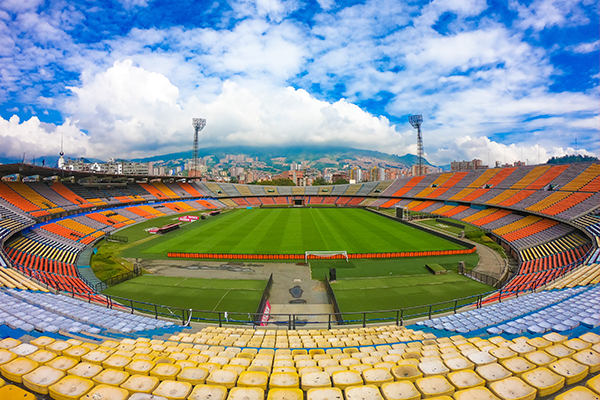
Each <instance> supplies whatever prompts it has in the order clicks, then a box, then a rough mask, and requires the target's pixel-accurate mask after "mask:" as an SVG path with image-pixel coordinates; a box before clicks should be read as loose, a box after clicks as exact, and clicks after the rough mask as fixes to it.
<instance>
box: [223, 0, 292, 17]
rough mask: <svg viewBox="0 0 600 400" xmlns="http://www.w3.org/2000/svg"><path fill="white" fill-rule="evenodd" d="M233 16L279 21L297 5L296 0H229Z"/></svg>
mask: <svg viewBox="0 0 600 400" xmlns="http://www.w3.org/2000/svg"><path fill="white" fill-rule="evenodd" d="M228 3H229V5H230V6H231V8H232V9H233V12H234V15H235V18H238V19H241V18H245V17H256V16H258V17H261V18H268V19H270V20H271V21H275V22H279V21H281V20H282V19H283V18H284V17H286V16H287V15H289V14H290V13H291V12H293V11H295V10H297V9H298V7H299V2H298V1H297V0H230V1H229V2H228Z"/></svg>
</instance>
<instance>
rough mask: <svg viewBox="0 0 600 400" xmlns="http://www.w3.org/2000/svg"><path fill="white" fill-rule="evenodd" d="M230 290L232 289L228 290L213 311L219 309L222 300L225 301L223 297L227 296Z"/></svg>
mask: <svg viewBox="0 0 600 400" xmlns="http://www.w3.org/2000/svg"><path fill="white" fill-rule="evenodd" d="M229 292H230V290H228V291H226V292H225V294H224V295H223V297H221V300H219V302H218V303H217V304H216V305H215V308H213V311H216V310H217V307H219V304H221V302H222V301H223V299H224V298H225V296H227V294H228V293H229Z"/></svg>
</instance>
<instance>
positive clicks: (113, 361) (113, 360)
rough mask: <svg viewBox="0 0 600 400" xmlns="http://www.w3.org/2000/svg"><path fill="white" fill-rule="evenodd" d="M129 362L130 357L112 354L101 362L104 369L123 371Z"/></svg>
mask: <svg viewBox="0 0 600 400" xmlns="http://www.w3.org/2000/svg"><path fill="white" fill-rule="evenodd" d="M130 362H131V357H126V356H122V355H118V354H113V355H112V356H110V357H108V358H107V359H106V360H104V361H102V366H103V367H104V368H106V369H108V368H110V369H119V370H125V366H126V365H127V364H129V363H130Z"/></svg>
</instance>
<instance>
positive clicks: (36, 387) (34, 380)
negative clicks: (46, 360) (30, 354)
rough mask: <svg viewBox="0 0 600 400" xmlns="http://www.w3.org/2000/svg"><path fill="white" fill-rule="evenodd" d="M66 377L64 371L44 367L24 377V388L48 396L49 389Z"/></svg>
mask: <svg viewBox="0 0 600 400" xmlns="http://www.w3.org/2000/svg"><path fill="white" fill-rule="evenodd" d="M65 375H66V374H65V372H64V371H59V370H57V369H54V368H51V367H48V366H45V365H42V366H41V367H39V368H36V369H34V370H33V371H31V372H30V373H28V374H25V375H23V377H22V379H23V386H25V387H26V388H27V389H29V390H31V391H33V392H36V393H40V394H48V387H49V386H50V385H53V384H55V383H56V382H58V381H59V380H61V379H62V378H63V377H64V376H65Z"/></svg>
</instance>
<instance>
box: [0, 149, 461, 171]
mask: <svg viewBox="0 0 600 400" xmlns="http://www.w3.org/2000/svg"><path fill="white" fill-rule="evenodd" d="M227 154H236V155H237V154H244V155H246V156H247V157H252V158H254V157H258V159H259V161H264V162H267V161H269V160H270V159H272V158H275V157H285V158H286V161H287V162H301V161H316V160H319V159H322V158H329V159H331V160H333V161H342V160H356V159H358V158H360V157H371V158H374V159H377V160H380V161H381V162H383V163H385V162H390V163H400V164H403V165H404V166H405V167H406V168H408V167H410V166H411V165H414V164H417V162H418V157H417V156H416V155H414V154H405V155H403V156H399V155H397V154H387V153H382V152H380V151H374V150H363V149H355V148H351V147H344V146H335V147H334V146H292V147H277V146H269V147H253V146H228V147H207V148H202V149H199V156H200V157H205V156H214V157H216V158H217V159H220V158H223V157H224V156H225V155H227ZM71 158H77V157H76V156H71ZM191 158H192V151H191V150H188V151H182V152H178V153H170V154H163V155H155V156H151V157H144V158H136V159H133V160H132V161H137V162H157V161H162V162H169V161H176V160H181V159H191ZM42 160H44V161H45V165H46V166H53V167H55V166H56V164H57V162H58V156H55V155H51V156H46V157H39V158H36V159H35V163H36V164H37V165H41V164H42ZM21 161H22V160H21V159H13V158H3V157H0V164H11V163H17V162H21ZM32 161H33V160H31V159H26V160H25V162H27V163H32ZM85 161H86V162H96V161H97V162H102V160H98V159H95V158H94V159H87V158H86V159H85ZM423 163H424V164H425V165H430V166H433V167H436V166H435V165H433V164H431V163H430V162H429V161H427V160H426V159H423ZM437 167H438V168H443V169H450V166H449V165H447V166H437Z"/></svg>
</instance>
